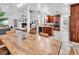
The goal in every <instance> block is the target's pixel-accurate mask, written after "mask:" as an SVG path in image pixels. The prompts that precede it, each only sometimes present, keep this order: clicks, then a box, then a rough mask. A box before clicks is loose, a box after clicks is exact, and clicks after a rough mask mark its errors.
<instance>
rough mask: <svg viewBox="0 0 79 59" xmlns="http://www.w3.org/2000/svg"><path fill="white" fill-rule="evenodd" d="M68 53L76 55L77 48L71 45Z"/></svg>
mask: <svg viewBox="0 0 79 59" xmlns="http://www.w3.org/2000/svg"><path fill="white" fill-rule="evenodd" d="M69 55H78V51H77V49H76V48H74V47H71V48H70V50H69Z"/></svg>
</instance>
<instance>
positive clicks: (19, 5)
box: [17, 3, 25, 8]
mask: <svg viewBox="0 0 79 59" xmlns="http://www.w3.org/2000/svg"><path fill="white" fill-rule="evenodd" d="M23 5H25V3H19V4H17V7H18V8H20V7H21V6H23Z"/></svg>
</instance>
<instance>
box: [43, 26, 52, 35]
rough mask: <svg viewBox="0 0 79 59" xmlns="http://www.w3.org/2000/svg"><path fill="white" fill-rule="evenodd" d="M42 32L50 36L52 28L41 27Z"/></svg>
mask: <svg viewBox="0 0 79 59" xmlns="http://www.w3.org/2000/svg"><path fill="white" fill-rule="evenodd" d="M43 32H44V33H47V34H49V36H51V35H52V28H51V27H43Z"/></svg>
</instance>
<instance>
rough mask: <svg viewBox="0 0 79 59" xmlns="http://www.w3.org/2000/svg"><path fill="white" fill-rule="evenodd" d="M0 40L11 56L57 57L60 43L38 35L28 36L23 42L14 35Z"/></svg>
mask: <svg viewBox="0 0 79 59" xmlns="http://www.w3.org/2000/svg"><path fill="white" fill-rule="evenodd" d="M0 40H1V41H2V42H3V44H4V45H5V46H6V47H7V48H8V50H9V51H10V52H11V54H12V55H58V54H59V52H60V48H61V43H62V42H61V41H59V40H55V39H50V38H47V37H43V36H40V35H38V34H36V35H34V34H28V36H27V37H26V39H23V40H19V37H18V36H17V34H16V33H12V34H5V35H1V36H0Z"/></svg>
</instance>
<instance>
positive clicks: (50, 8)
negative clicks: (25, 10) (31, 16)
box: [0, 3, 68, 15]
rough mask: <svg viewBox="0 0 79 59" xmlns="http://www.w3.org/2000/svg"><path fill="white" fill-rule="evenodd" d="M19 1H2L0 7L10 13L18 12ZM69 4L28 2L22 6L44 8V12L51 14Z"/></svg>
mask: <svg viewBox="0 0 79 59" xmlns="http://www.w3.org/2000/svg"><path fill="white" fill-rule="evenodd" d="M17 4H19V3H0V8H1V9H3V10H4V11H6V12H7V13H8V14H9V15H10V14H14V13H16V12H17V11H18V10H19V8H18V7H17ZM67 5H68V4H64V3H26V4H25V5H23V6H21V7H29V8H30V9H34V10H38V9H43V11H44V12H48V13H51V14H56V13H60V12H61V11H62V10H63V9H64V7H67Z"/></svg>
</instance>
